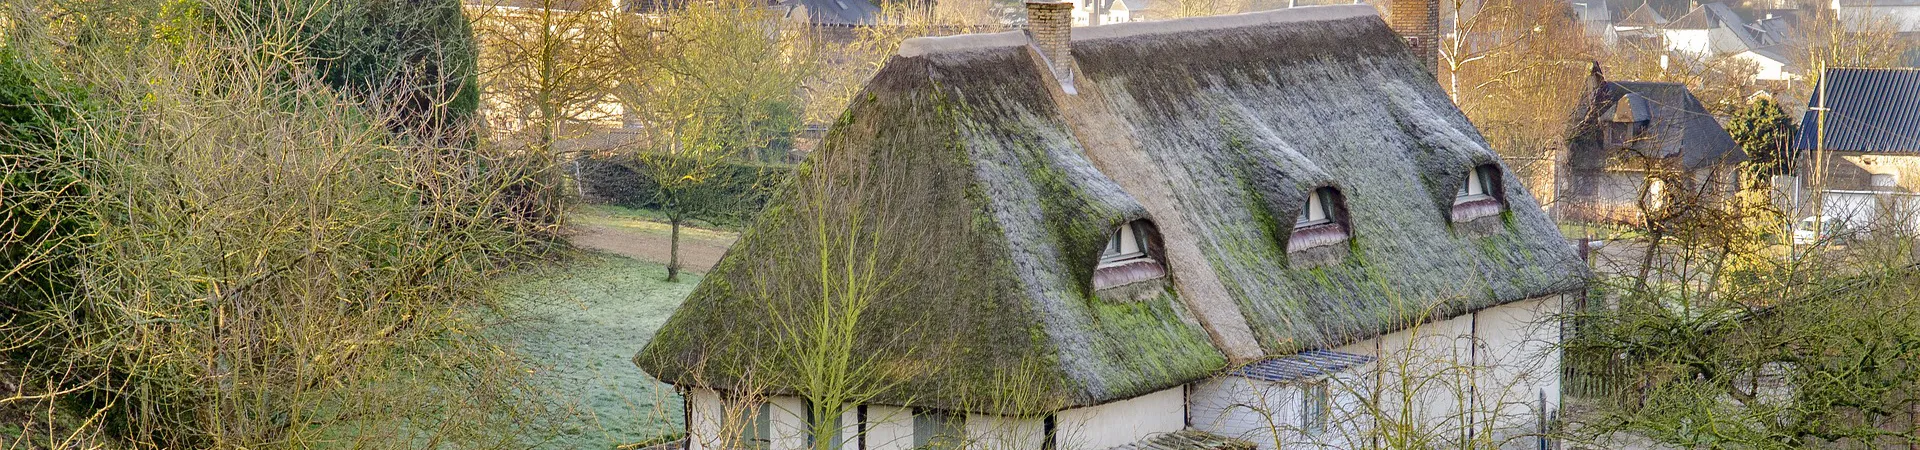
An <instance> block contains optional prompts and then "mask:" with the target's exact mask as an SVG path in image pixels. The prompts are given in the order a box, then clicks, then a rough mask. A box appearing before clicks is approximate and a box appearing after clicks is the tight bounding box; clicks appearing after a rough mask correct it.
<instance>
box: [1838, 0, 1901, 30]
mask: <svg viewBox="0 0 1920 450" xmlns="http://www.w3.org/2000/svg"><path fill="white" fill-rule="evenodd" d="M1827 7H1829V8H1832V9H1833V11H1834V12H1835V13H1838V14H1839V15H1840V20H1841V22H1843V23H1846V24H1847V25H1848V26H1850V27H1853V28H1854V29H1856V30H1857V29H1861V28H1865V27H1868V26H1873V27H1878V26H1882V24H1883V23H1884V25H1888V26H1892V27H1893V30H1894V31H1899V32H1915V31H1920V0H1829V2H1828V4H1827Z"/></svg>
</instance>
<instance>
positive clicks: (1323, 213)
mask: <svg viewBox="0 0 1920 450" xmlns="http://www.w3.org/2000/svg"><path fill="white" fill-rule="evenodd" d="M1333 219H1334V216H1333V188H1325V187H1323V188H1319V189H1314V190H1313V193H1312V194H1310V195H1307V207H1306V208H1302V209H1301V210H1300V218H1299V219H1297V220H1295V221H1294V222H1293V227H1294V228H1301V227H1310V226H1314V225H1321V224H1327V223H1333Z"/></svg>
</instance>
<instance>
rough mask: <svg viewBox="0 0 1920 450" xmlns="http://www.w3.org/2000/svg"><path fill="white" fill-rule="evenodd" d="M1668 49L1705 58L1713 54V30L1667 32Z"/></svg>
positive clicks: (1665, 33)
mask: <svg viewBox="0 0 1920 450" xmlns="http://www.w3.org/2000/svg"><path fill="white" fill-rule="evenodd" d="M1662 34H1664V35H1666V37H1667V49H1668V50H1672V51H1675V52H1681V53H1687V54H1691V55H1693V56H1695V57H1705V56H1707V55H1712V54H1713V32H1712V30H1665V31H1664V32H1663V33H1662Z"/></svg>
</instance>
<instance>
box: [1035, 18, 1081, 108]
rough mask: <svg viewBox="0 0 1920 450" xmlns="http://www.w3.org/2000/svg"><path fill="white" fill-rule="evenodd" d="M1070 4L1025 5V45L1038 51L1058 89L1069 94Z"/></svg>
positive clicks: (1071, 86)
mask: <svg viewBox="0 0 1920 450" xmlns="http://www.w3.org/2000/svg"><path fill="white" fill-rule="evenodd" d="M1072 30H1073V4H1072V3H1067V2H1053V1H1045V2H1039V1H1035V2H1027V42H1028V43H1031V44H1033V48H1035V49H1038V50H1039V51H1040V56H1041V59H1044V60H1046V62H1047V68H1049V69H1052V70H1053V78H1054V79H1055V80H1059V81H1060V87H1062V88H1064V89H1066V91H1067V93H1069V94H1071V93H1073V54H1071V53H1068V46H1067V45H1068V44H1069V43H1071V42H1072V41H1073V31H1072Z"/></svg>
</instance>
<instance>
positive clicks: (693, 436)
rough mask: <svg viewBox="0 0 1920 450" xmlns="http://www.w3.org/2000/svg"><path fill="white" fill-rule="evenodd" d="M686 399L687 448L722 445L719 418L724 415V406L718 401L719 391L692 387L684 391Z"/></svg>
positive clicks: (694, 448)
mask: <svg viewBox="0 0 1920 450" xmlns="http://www.w3.org/2000/svg"><path fill="white" fill-rule="evenodd" d="M686 399H687V449H688V450H707V449H711V448H718V447H723V446H725V445H726V442H723V441H722V440H723V439H724V437H723V436H721V435H720V429H721V428H722V425H721V423H720V422H721V420H723V419H722V418H723V417H725V415H726V414H725V412H724V409H725V408H724V407H723V406H722V405H721V403H720V393H719V392H715V391H714V390H712V389H706V388H692V389H688V390H687V392H686Z"/></svg>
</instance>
